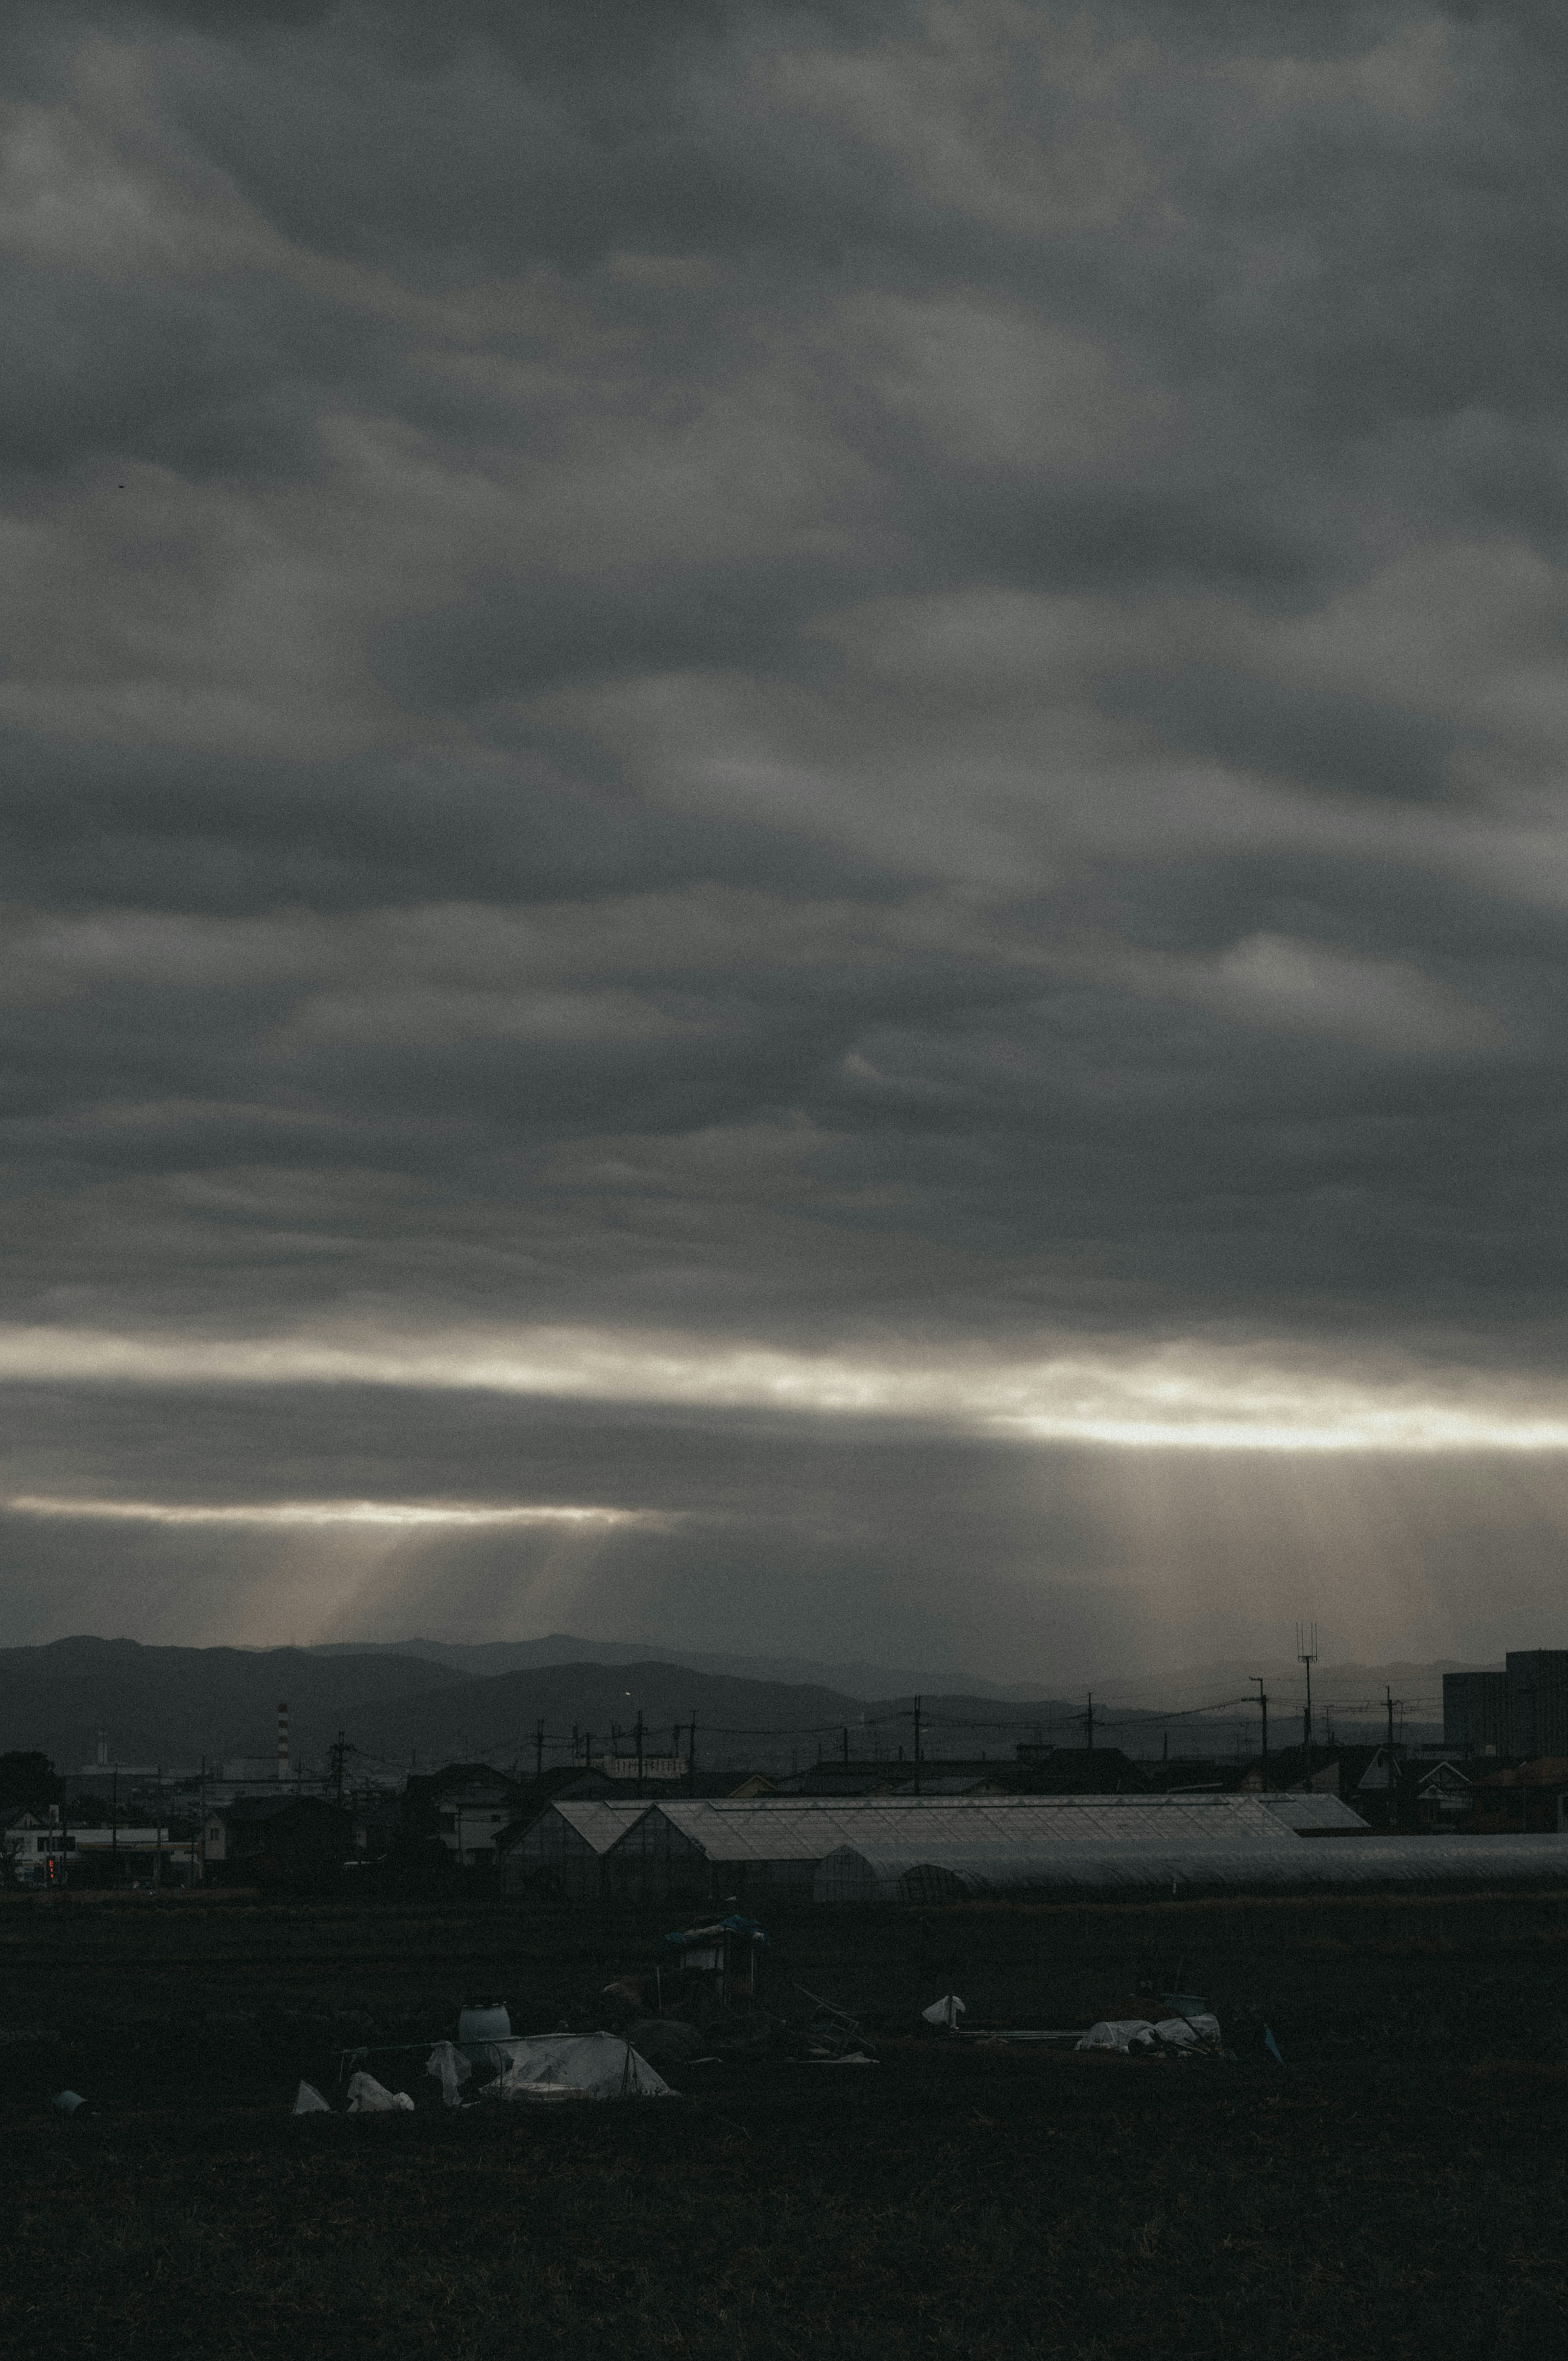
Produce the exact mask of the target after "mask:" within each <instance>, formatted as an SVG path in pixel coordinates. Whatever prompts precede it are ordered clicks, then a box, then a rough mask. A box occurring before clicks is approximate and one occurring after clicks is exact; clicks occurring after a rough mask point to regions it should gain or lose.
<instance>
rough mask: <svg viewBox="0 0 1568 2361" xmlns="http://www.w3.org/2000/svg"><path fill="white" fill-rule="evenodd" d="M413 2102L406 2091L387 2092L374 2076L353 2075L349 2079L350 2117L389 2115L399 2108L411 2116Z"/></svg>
mask: <svg viewBox="0 0 1568 2361" xmlns="http://www.w3.org/2000/svg"><path fill="white" fill-rule="evenodd" d="M405 2107H406V2108H407V2109H408V2111H409V2113H410V2114H412V2112H413V2101H412V2100H411V2098H410V2096H409V2094H408V2092H406V2091H389V2090H387V2089H386V2088H385V2087H384V2086H383V2085H382V2084H381V2083H379V2082H378V2081H377V2080H376V2077H375V2076H374V2074H354V2075H351V2076H350V2077H349V2083H348V2112H349V2114H351V2115H389V2114H395V2113H397V2111H398V2110H399V2109H400V2108H405Z"/></svg>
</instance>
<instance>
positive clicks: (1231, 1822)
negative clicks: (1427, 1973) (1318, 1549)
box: [503, 1795, 1370, 1902]
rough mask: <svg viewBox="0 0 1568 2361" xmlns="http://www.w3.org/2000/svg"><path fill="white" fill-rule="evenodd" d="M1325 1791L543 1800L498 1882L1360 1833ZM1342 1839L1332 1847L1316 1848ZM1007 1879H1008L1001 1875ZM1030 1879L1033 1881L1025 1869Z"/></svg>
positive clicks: (710, 1880)
mask: <svg viewBox="0 0 1568 2361" xmlns="http://www.w3.org/2000/svg"><path fill="white" fill-rule="evenodd" d="M1369 1833H1370V1832H1369V1831H1368V1829H1367V1828H1366V1825H1365V1822H1364V1821H1363V1820H1361V1819H1359V1818H1358V1817H1357V1816H1356V1814H1355V1813H1354V1812H1353V1811H1351V1810H1350V1809H1349V1808H1348V1807H1347V1806H1345V1805H1343V1804H1342V1803H1341V1802H1340V1801H1339V1799H1338V1797H1337V1796H1332V1795H1269V1796H1263V1795H1127V1796H1117V1795H936V1796H887V1795H879V1796H872V1797H865V1798H852V1797H838V1798H828V1797H823V1796H798V1795H760V1796H754V1797H747V1798H745V1799H744V1800H740V1799H737V1798H733V1797H729V1798H713V1799H710V1800H708V1801H705V1802H696V1803H676V1802H674V1801H666V1802H661V1803H657V1804H643V1805H639V1804H635V1803H625V1804H604V1803H597V1802H596V1803H586V1802H585V1803H576V1802H572V1801H569V1800H568V1801H565V1802H559V1803H554V1804H552V1805H550V1806H547V1807H546V1809H545V1810H544V1811H543V1812H541V1813H540V1814H539V1815H538V1816H537V1817H535V1818H534V1819H533V1820H532V1821H530V1822H529V1823H528V1824H527V1826H526V1827H524V1828H521V1830H520V1831H519V1832H518V1834H517V1836H516V1837H515V1839H514V1840H513V1843H512V1845H511V1847H510V1850H509V1851H508V1852H507V1854H506V1856H505V1869H504V1872H503V1878H504V1882H505V1883H507V1884H508V1885H509V1886H510V1887H511V1888H512V1889H513V1890H518V1889H521V1888H523V1887H525V1886H527V1885H529V1884H532V1883H538V1882H540V1881H542V1880H544V1881H547V1882H548V1883H550V1884H551V1885H553V1886H554V1888H555V1890H556V1891H558V1892H559V1893H561V1894H565V1895H566V1896H568V1897H570V1898H573V1899H576V1900H583V1901H587V1900H597V1899H601V1898H605V1899H609V1898H615V1899H619V1900H623V1901H629V1902H630V1901H637V1900H643V1899H646V1900H650V1901H652V1900H662V1899H664V1898H666V1897H668V1898H671V1899H674V1898H676V1897H689V1898H690V1899H692V1900H694V1901H707V1900H712V1899H722V1898H724V1897H725V1896H729V1895H733V1896H735V1897H736V1898H740V1896H742V1895H750V1896H751V1897H752V1898H753V1899H755V1900H758V1901H762V1900H763V1899H766V1898H768V1897H775V1898H784V1897H787V1896H789V1895H792V1894H793V1895H794V1896H795V1898H797V1899H799V1900H803V1901H804V1900H809V1899H811V1898H812V1895H813V1892H814V1888H815V1886H816V1883H817V1872H818V1871H819V1869H820V1867H821V1864H822V1863H823V1862H824V1861H826V1860H827V1859H828V1856H829V1855H830V1854H834V1853H837V1852H839V1851H840V1850H843V1849H845V1848H858V1849H865V1848H870V1849H871V1850H872V1852H875V1851H878V1850H885V1849H888V1848H892V1849H894V1850H899V1851H903V1850H907V1849H910V1848H913V1849H914V1851H915V1853H916V1854H918V1855H919V1857H920V1858H921V1859H923V1860H929V1861H944V1860H946V1859H947V1858H948V1855H949V1854H950V1853H955V1852H962V1853H964V1854H966V1855H967V1854H969V1853H971V1852H974V1851H976V1850H980V1851H983V1852H984V1853H986V1855H987V1856H988V1857H990V1856H992V1855H994V1856H997V1857H999V1858H1000V1857H1004V1856H1007V1855H1009V1854H1015V1855H1016V1856H1017V1857H1018V1858H1019V1859H1020V1860H1023V1859H1025V1858H1028V1859H1030V1860H1032V1859H1033V1858H1034V1857H1035V1856H1036V1854H1043V1855H1045V1856H1048V1857H1050V1858H1055V1857H1056V1856H1057V1855H1058V1854H1059V1853H1061V1851H1062V1850H1063V1849H1064V1848H1070V1849H1072V1850H1074V1851H1075V1852H1077V1853H1080V1854H1081V1853H1083V1852H1084V1851H1086V1850H1092V1849H1094V1848H1096V1847H1098V1848H1100V1849H1102V1850H1104V1849H1111V1850H1115V1851H1118V1852H1119V1851H1121V1850H1124V1849H1133V1848H1137V1847H1140V1846H1142V1847H1147V1846H1150V1845H1155V1846H1164V1845H1170V1844H1177V1845H1186V1846H1189V1847H1190V1848H1192V1849H1194V1850H1199V1851H1202V1850H1207V1849H1208V1848H1210V1847H1212V1846H1218V1847H1221V1848H1223V1849H1225V1850H1235V1849H1236V1848H1237V1847H1238V1846H1248V1847H1258V1846H1268V1845H1278V1844H1285V1845H1288V1846H1291V1847H1296V1846H1299V1845H1300V1844H1301V1843H1302V1841H1303V1839H1307V1838H1311V1837H1322V1836H1355V1837H1359V1838H1361V1839H1365V1838H1366V1837H1367V1836H1368V1835H1369ZM1316 1849H1318V1850H1332V1851H1336V1852H1337V1851H1339V1850H1343V1848H1342V1847H1340V1846H1338V1845H1334V1846H1330V1847H1327V1848H1321V1847H1320V1848H1316ZM1008 1882H1014V1881H1008ZM1029 1882H1034V1881H1033V1879H1031V1880H1030V1881H1029Z"/></svg>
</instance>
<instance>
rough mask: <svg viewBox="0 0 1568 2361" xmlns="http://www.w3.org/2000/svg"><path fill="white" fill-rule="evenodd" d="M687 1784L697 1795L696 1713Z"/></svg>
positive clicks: (693, 1723)
mask: <svg viewBox="0 0 1568 2361" xmlns="http://www.w3.org/2000/svg"><path fill="white" fill-rule="evenodd" d="M686 1785H687V1787H688V1788H689V1790H690V1791H691V1793H692V1794H693V1795H696V1714H695V1713H694V1714H693V1716H692V1742H691V1751H690V1752H689V1753H688V1754H687V1756H686Z"/></svg>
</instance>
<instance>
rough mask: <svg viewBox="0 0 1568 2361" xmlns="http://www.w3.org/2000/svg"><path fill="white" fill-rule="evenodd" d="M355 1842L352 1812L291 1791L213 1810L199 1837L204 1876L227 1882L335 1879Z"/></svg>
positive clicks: (320, 1797)
mask: <svg viewBox="0 0 1568 2361" xmlns="http://www.w3.org/2000/svg"><path fill="white" fill-rule="evenodd" d="M353 1843H354V1816H353V1814H352V1813H351V1812H347V1811H345V1810H344V1809H343V1808H342V1806H340V1805H337V1804H329V1803H328V1802H327V1800H326V1798H325V1797H324V1796H323V1795H292V1794H290V1793H287V1792H285V1793H284V1794H283V1795H242V1796H240V1797H239V1798H238V1799H237V1801H236V1802H235V1803H232V1804H224V1805H219V1806H214V1808H213V1809H212V1810H211V1811H209V1812H208V1814H207V1816H206V1819H205V1820H204V1822H203V1828H202V1837H201V1847H202V1854H203V1861H204V1864H205V1870H206V1874H207V1875H208V1876H209V1877H210V1878H213V1879H214V1881H215V1882H217V1883H228V1884H246V1883H250V1882H252V1881H257V1882H259V1883H272V1882H276V1881H287V1880H290V1879H294V1878H307V1879H310V1880H315V1879H317V1878H321V1877H325V1876H329V1875H335V1874H336V1872H338V1870H340V1869H341V1868H342V1865H343V1863H344V1862H345V1861H347V1860H348V1859H349V1857H350V1853H351V1849H352V1847H353Z"/></svg>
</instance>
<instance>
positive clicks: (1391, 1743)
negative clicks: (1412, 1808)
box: [1383, 1682, 1395, 1829]
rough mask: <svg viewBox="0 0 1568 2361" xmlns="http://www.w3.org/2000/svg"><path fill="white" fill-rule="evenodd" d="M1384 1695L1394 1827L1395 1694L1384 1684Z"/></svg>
mask: <svg viewBox="0 0 1568 2361" xmlns="http://www.w3.org/2000/svg"><path fill="white" fill-rule="evenodd" d="M1383 1695H1384V1697H1385V1699H1386V1700H1387V1707H1388V1826H1389V1828H1390V1829H1391V1828H1393V1826H1394V1819H1395V1810H1394V1692H1393V1690H1392V1689H1391V1688H1389V1686H1387V1682H1385V1684H1384V1687H1383Z"/></svg>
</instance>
